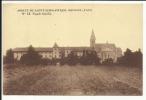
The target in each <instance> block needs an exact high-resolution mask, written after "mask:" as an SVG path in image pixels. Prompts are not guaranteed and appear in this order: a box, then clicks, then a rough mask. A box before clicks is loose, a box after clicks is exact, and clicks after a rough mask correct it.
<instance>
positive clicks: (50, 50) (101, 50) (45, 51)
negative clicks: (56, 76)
mask: <svg viewBox="0 0 146 100" xmlns="http://www.w3.org/2000/svg"><path fill="white" fill-rule="evenodd" d="M27 49H28V48H14V49H13V52H14V58H15V59H17V60H20V59H21V57H22V56H23V55H24V54H26V52H27ZM35 50H36V51H37V52H38V53H39V54H40V55H42V57H43V58H47V59H61V58H62V57H68V55H69V54H70V53H71V52H74V53H75V54H76V55H77V56H78V57H81V56H82V55H83V51H84V50H88V51H90V50H95V51H96V53H97V55H98V57H99V58H100V59H101V62H103V61H104V60H105V59H108V58H112V59H113V61H114V62H116V61H117V58H118V57H120V56H122V50H121V48H118V47H116V46H115V44H112V43H96V37H95V34H94V31H93V30H92V33H91V37H90V47H60V46H58V45H57V43H55V44H54V46H53V47H46V48H40V47H39V48H35Z"/></svg>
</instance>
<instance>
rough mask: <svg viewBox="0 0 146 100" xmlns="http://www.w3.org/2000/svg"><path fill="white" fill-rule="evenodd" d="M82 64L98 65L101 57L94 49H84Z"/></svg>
mask: <svg viewBox="0 0 146 100" xmlns="http://www.w3.org/2000/svg"><path fill="white" fill-rule="evenodd" d="M80 64H83V65H98V64H100V59H99V57H98V56H97V53H96V51H94V50H91V51H89V50H84V51H83V56H82V57H81V58H80Z"/></svg>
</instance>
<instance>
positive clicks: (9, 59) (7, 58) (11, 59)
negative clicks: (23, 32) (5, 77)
mask: <svg viewBox="0 0 146 100" xmlns="http://www.w3.org/2000/svg"><path fill="white" fill-rule="evenodd" d="M4 63H7V64H12V63H14V53H13V51H12V49H9V50H7V52H6V56H5V57H4Z"/></svg>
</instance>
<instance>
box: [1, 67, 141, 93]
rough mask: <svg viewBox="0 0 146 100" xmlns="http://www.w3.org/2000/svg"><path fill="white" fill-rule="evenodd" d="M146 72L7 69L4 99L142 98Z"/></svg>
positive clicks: (55, 68) (32, 68)
mask: <svg viewBox="0 0 146 100" xmlns="http://www.w3.org/2000/svg"><path fill="white" fill-rule="evenodd" d="M142 79H143V78H142V69H141V68H138V67H126V66H103V65H99V66H94V65H91V66H83V65H76V66H68V65H64V66H59V65H58V66H53V65H50V66H41V65H38V66H25V65H4V66H3V94H4V95H142V88H143V87H142Z"/></svg>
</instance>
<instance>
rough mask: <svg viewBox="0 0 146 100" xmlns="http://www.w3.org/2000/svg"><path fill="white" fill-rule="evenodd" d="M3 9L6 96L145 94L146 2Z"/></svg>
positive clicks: (4, 86)
mask: <svg viewBox="0 0 146 100" xmlns="http://www.w3.org/2000/svg"><path fill="white" fill-rule="evenodd" d="M2 8H3V9H2V48H3V49H2V57H3V77H2V78H3V79H2V81H3V83H2V84H3V87H2V88H3V95H47V96H52V95H55V96H56V95H59V96H142V95H143V5H142V4H140V3H139V4H130V3H128V4H102V3H101V4H93V3H91V4H59V3H58V4H55V3H54V4H53V3H52V4H33V3H32V4H21V3H20V4H14V3H10V4H9V3H6V4H3V5H2Z"/></svg>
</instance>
